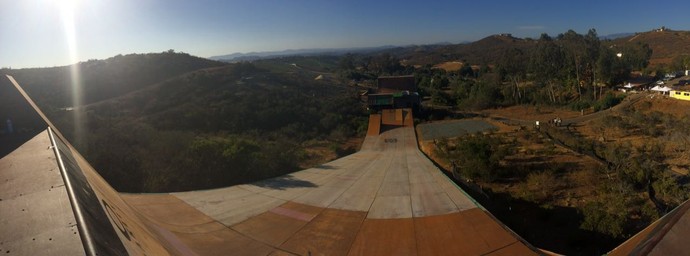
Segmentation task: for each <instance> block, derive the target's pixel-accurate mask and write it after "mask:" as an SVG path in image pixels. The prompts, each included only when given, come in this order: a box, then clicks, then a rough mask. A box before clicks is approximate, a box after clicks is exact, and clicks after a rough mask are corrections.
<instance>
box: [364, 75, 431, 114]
mask: <svg viewBox="0 0 690 256" xmlns="http://www.w3.org/2000/svg"><path fill="white" fill-rule="evenodd" d="M362 96H365V97H366V102H367V107H368V108H369V109H372V110H380V109H392V108H413V109H416V108H417V107H419V104H420V99H421V98H420V97H419V93H417V84H416V83H415V79H414V76H382V77H379V78H378V81H377V84H376V89H374V90H371V91H367V92H366V93H364V94H362Z"/></svg>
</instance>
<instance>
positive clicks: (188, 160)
mask: <svg viewBox="0 0 690 256" xmlns="http://www.w3.org/2000/svg"><path fill="white" fill-rule="evenodd" d="M304 62H305V63H306V60H305V61H304ZM264 64H265V65H266V66H272V67H276V66H280V65H286V66H291V65H288V64H285V63H282V64H281V62H280V61H277V62H276V63H274V64H272V65H268V64H267V63H264ZM314 77H315V76H314V73H312V72H307V71H304V72H272V70H268V69H261V68H258V67H256V66H254V65H253V64H249V63H238V64H229V65H224V66H220V67H212V68H206V69H200V70H197V71H193V72H189V73H185V74H182V75H178V76H173V77H168V78H165V79H164V80H163V81H162V82H159V83H156V84H152V85H148V86H145V88H143V89H140V90H136V91H133V92H130V93H127V94H124V95H121V96H119V97H115V98H111V99H108V100H104V101H100V102H96V103H93V104H90V105H87V106H85V107H83V108H77V109H74V110H72V111H53V112H51V113H50V114H49V115H51V118H52V119H53V120H56V125H57V126H58V127H59V128H60V129H61V130H62V131H63V133H65V134H66V136H67V137H68V138H69V139H70V140H71V141H73V142H75V146H76V147H77V148H78V149H79V150H80V151H81V152H82V153H83V154H84V155H85V157H86V158H87V159H88V160H89V162H90V163H92V164H93V165H94V166H95V167H96V169H97V170H99V172H100V174H101V175H102V176H103V177H104V178H105V179H106V180H108V182H109V183H110V184H111V185H112V186H113V187H114V188H116V189H117V190H118V191H124V192H166V191H184V190H195V189H207V188H215V187H224V186H229V185H235V184H240V183H244V182H252V181H256V180H261V179H266V178H270V177H275V176H279V175H282V174H285V173H289V172H292V171H295V170H298V169H301V168H304V167H305V164H306V165H309V164H312V165H313V164H320V163H322V162H321V159H325V160H331V159H332V158H335V157H337V156H338V155H341V154H347V153H348V152H353V151H355V150H356V147H357V146H355V145H356V144H357V143H354V144H355V145H351V146H343V145H345V144H348V143H349V141H350V140H351V139H352V138H356V137H358V134H361V133H362V132H363V131H364V129H365V128H366V126H365V125H366V123H365V122H366V115H365V113H363V111H364V110H363V109H362V108H361V105H360V104H359V100H358V98H357V97H356V95H357V94H356V91H355V90H353V89H349V88H348V87H347V86H333V85H337V83H338V81H337V80H330V81H324V80H314ZM75 111H78V112H79V113H81V115H83V116H86V118H85V119H86V120H83V121H82V122H76V121H75V120H74V119H73V116H75V113H74V112H75ZM77 125H79V126H82V127H86V130H87V131H88V132H87V133H86V134H81V136H82V138H81V139H75V134H74V131H75V128H76V127H77ZM80 142H81V143H80ZM348 145H350V144H348ZM325 155H332V156H331V157H330V159H328V158H329V157H328V156H325Z"/></svg>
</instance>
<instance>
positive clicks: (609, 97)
mask: <svg viewBox="0 0 690 256" xmlns="http://www.w3.org/2000/svg"><path fill="white" fill-rule="evenodd" d="M623 98H625V96H616V95H614V94H613V93H610V92H609V93H606V96H604V98H603V99H600V100H599V101H597V102H596V103H595V104H594V111H600V110H605V109H609V108H612V107H613V106H615V105H618V103H621V101H623Z"/></svg>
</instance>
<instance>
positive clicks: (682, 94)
mask: <svg viewBox="0 0 690 256" xmlns="http://www.w3.org/2000/svg"><path fill="white" fill-rule="evenodd" d="M671 98H675V99H679V100H690V92H686V91H671Z"/></svg>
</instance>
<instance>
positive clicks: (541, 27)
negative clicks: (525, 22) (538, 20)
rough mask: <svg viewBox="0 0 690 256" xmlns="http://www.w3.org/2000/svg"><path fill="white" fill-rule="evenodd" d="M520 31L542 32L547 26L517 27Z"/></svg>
mask: <svg viewBox="0 0 690 256" xmlns="http://www.w3.org/2000/svg"><path fill="white" fill-rule="evenodd" d="M517 28H518V29H519V30H542V29H545V28H546V26H542V25H535V26H519V27H517Z"/></svg>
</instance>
